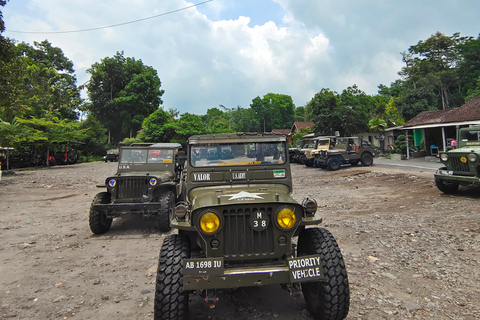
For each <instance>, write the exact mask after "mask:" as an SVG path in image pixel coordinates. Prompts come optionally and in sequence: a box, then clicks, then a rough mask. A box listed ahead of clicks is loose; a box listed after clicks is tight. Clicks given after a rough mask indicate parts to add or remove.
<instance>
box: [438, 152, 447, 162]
mask: <svg viewBox="0 0 480 320" xmlns="http://www.w3.org/2000/svg"><path fill="white" fill-rule="evenodd" d="M440 160H442V161H443V162H445V161H447V160H448V154H446V153H441V154H440Z"/></svg>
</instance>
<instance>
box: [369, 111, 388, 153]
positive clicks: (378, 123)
mask: <svg viewBox="0 0 480 320" xmlns="http://www.w3.org/2000/svg"><path fill="white" fill-rule="evenodd" d="M368 127H369V128H370V130H371V131H373V132H377V133H380V135H379V136H378V137H375V139H378V141H380V151H381V152H382V154H383V153H385V129H387V127H388V124H387V121H385V120H383V119H380V118H374V119H370V121H368Z"/></svg>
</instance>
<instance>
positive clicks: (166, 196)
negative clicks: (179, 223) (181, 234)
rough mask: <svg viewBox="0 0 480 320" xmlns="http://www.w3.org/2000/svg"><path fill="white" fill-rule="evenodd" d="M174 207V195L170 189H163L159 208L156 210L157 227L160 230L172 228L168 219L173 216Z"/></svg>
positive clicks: (166, 230) (164, 230)
mask: <svg viewBox="0 0 480 320" xmlns="http://www.w3.org/2000/svg"><path fill="white" fill-rule="evenodd" d="M174 209H175V195H174V194H173V192H172V191H170V190H168V191H165V192H164V193H163V194H162V195H161V196H160V210H159V211H158V217H157V219H158V220H157V221H158V227H159V229H160V231H162V232H168V231H170V230H171V229H172V227H171V226H170V220H171V219H172V218H173V214H174V211H173V210H174Z"/></svg>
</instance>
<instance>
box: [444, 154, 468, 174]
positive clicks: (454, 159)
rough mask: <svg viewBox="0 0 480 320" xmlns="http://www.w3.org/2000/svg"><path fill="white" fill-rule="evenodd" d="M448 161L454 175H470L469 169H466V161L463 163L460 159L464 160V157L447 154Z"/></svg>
mask: <svg viewBox="0 0 480 320" xmlns="http://www.w3.org/2000/svg"><path fill="white" fill-rule="evenodd" d="M448 156H449V159H450V161H451V164H452V170H453V171H454V172H455V174H460V175H471V174H472V173H471V172H470V169H469V167H468V161H467V162H465V163H463V162H462V161H461V160H460V159H461V158H462V157H463V158H466V157H467V156H466V155H457V154H456V155H452V154H449V155H448Z"/></svg>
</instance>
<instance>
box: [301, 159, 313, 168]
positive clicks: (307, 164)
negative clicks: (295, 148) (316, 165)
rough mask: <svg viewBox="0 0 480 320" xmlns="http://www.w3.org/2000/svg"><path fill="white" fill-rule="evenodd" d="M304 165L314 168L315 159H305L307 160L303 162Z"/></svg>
mask: <svg viewBox="0 0 480 320" xmlns="http://www.w3.org/2000/svg"><path fill="white" fill-rule="evenodd" d="M303 164H304V165H306V166H307V167H309V168H311V167H313V159H307V158H305V160H304V161H303Z"/></svg>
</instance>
